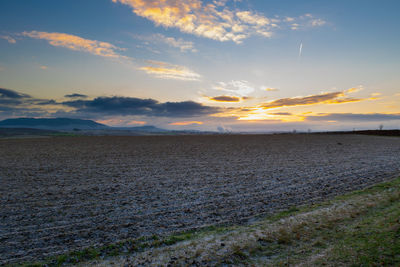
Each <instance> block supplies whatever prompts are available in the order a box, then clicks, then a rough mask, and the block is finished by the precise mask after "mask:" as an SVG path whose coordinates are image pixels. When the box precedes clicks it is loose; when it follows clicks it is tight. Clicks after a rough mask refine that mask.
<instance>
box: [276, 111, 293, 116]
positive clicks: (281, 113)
mask: <svg viewBox="0 0 400 267" xmlns="http://www.w3.org/2000/svg"><path fill="white" fill-rule="evenodd" d="M270 114H271V115H277V116H291V115H293V114H292V113H290V112H275V113H270Z"/></svg>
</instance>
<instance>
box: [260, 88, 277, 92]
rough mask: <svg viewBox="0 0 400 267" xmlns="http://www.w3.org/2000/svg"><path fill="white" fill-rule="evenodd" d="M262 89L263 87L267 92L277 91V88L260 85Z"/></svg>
mask: <svg viewBox="0 0 400 267" xmlns="http://www.w3.org/2000/svg"><path fill="white" fill-rule="evenodd" d="M262 89H264V90H265V91H267V92H276V91H279V90H278V89H277V88H270V87H267V88H265V87H262Z"/></svg>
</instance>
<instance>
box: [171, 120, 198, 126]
mask: <svg viewBox="0 0 400 267" xmlns="http://www.w3.org/2000/svg"><path fill="white" fill-rule="evenodd" d="M194 124H197V125H202V124H203V122H201V121H177V122H172V123H169V125H173V126H186V125H194Z"/></svg>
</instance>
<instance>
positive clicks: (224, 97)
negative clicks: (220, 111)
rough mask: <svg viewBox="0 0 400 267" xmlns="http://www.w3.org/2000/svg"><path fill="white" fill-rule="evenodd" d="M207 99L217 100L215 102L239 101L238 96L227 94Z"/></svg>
mask: <svg viewBox="0 0 400 267" xmlns="http://www.w3.org/2000/svg"><path fill="white" fill-rule="evenodd" d="M209 99H210V100H212V101H217V102H239V101H240V97H236V96H228V95H221V96H215V97H210V98H209Z"/></svg>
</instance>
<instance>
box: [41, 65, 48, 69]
mask: <svg viewBox="0 0 400 267" xmlns="http://www.w3.org/2000/svg"><path fill="white" fill-rule="evenodd" d="M40 68H41V69H42V70H47V69H48V68H49V67H47V66H44V65H43V66H40Z"/></svg>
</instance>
